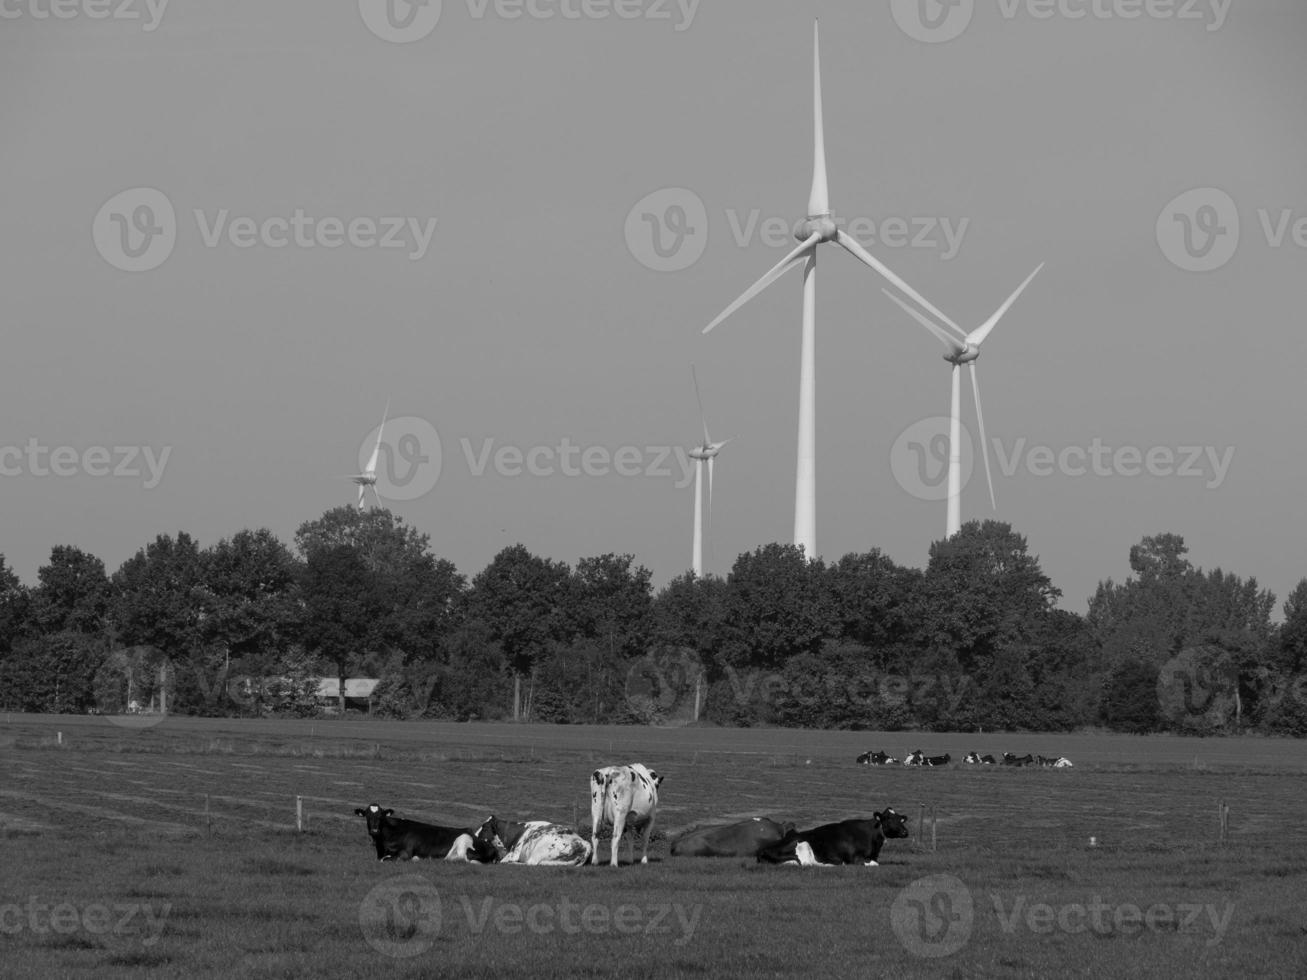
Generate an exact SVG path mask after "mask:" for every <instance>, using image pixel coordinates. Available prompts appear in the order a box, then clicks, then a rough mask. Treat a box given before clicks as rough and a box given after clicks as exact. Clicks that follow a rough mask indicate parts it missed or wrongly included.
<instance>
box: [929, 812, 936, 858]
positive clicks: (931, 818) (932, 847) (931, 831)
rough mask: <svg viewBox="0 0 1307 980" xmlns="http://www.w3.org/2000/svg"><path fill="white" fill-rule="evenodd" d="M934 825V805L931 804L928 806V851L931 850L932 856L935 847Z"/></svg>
mask: <svg viewBox="0 0 1307 980" xmlns="http://www.w3.org/2000/svg"><path fill="white" fill-rule="evenodd" d="M935 824H936V820H935V804H934V803H932V804H931V805H930V850H931V853H932V854H933V853H934V852H935V846H936V844H935Z"/></svg>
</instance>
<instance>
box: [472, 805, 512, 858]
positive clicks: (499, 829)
mask: <svg viewBox="0 0 1307 980" xmlns="http://www.w3.org/2000/svg"><path fill="white" fill-rule="evenodd" d="M503 834H504V824H503V821H501V820H500V819H499V818H498V817H496V816H489V817H487V818H486V820H485V822H484V823H483V824H481V826H480V827H478V828H477V832H476V833H475V834H474V835H473V836H474V838H475V839H476V842H477V845H478V847H481V848H489V849H491V850H492V851H493V852H494V855H495V860H496V861H497V860H499V859H500V858H501V857H503V856H504V855H505V854H506V853H508V848H507V847H505V846H504V837H503Z"/></svg>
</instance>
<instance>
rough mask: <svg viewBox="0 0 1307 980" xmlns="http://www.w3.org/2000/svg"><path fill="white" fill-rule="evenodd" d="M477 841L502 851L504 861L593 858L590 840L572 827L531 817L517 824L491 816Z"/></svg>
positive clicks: (581, 860) (554, 862) (581, 861)
mask: <svg viewBox="0 0 1307 980" xmlns="http://www.w3.org/2000/svg"><path fill="white" fill-rule="evenodd" d="M476 837H477V840H478V841H480V842H482V843H483V844H487V845H490V846H491V847H493V848H494V849H495V851H496V852H497V853H499V861H500V863H501V864H547V865H566V866H573V867H575V866H577V865H582V864H585V863H586V862H587V861H589V860H590V842H589V841H588V840H586V839H585V838H584V837H582V836H581V835H580V834H578V833H577V832H576V831H575V830H573V829H572V828H571V827H564V826H561V825H560V824H556V823H549V822H548V821H546V820H529V821H527V822H526V823H513V822H511V821H508V820H500V819H499V818H498V817H494V816H492V817H489V818H488V819H487V820H486V822H485V823H483V824H482V825H481V826H480V827H479V828H478V829H477V832H476Z"/></svg>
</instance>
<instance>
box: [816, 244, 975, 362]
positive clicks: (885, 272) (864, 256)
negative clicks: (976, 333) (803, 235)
mask: <svg viewBox="0 0 1307 980" xmlns="http://www.w3.org/2000/svg"><path fill="white" fill-rule="evenodd" d="M837 234H838V236H839V237H838V241H839V243H840V244H841V245H843V246H844V247H845V248H846V249H847V250H848V251H850V252H852V253H853V255H854V256H855V257H857V258H858V259H861V260H862V262H863V263H865V264H866V265H868V266H870V267H871V268H872V269H874V270H876V271H877V272H879V273H880V274H881V275H882V276H884V277H885V278H886V279H888V280H889V281H890V282H891V283H893V284H894V285H895V286H897V287H898V288H899V289H901V290H902V291H903V292H905V293H907V294H908V295H909V296H911V297H912V298H913V299H915V300H916V301H917V302H918V303H919V304H921V307H922V308H923V309H926V310H929V311H930V312H931V313H932V314H934V316H935V318H936V319H937V320H939V321H941V322H942V323H946V324H948V325H949V326H950V327H952V328H953V329H954V330H956V331H957V332H958V336H959V337H965V336H966V335H967V332H966V331H965V330H963V329H962V328H961V327H959V326H958V325H957V324H956V323H954V322H953V321H952V320H950V319H949V318H948V316H947V315H946V314H944V313H941V312H940V311H939V310H938V309H937V308H936V307H935V305H934V304H933V303H931V301H930V300H928V299H926V297H924V296H922V295H921V294H920V293H919V292H917V291H916V290H915V289H913V288H912V287H911V286H909V285H908V284H907V283H906V282H904V281H903V280H902V279H900V278H899V277H898V276H896V275H895V274H894V273H893V272H891V271H890V269H889V267H888V266H887V265H885V263H883V262H881V261H880V259H878V258H876V256H874V255H872V254H871V253H870V252H868V251H867V250H866V249H865V248H863V247H862V245H861V244H860V243H859V242H858V240H857V239H856V238H854V237H853V236H852V235H850V234H849V233H848V232H847V231H845V230H844V229H843V228H841V229H840V230H839V231H838V233H837Z"/></svg>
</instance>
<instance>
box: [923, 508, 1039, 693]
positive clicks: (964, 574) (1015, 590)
mask: <svg viewBox="0 0 1307 980" xmlns="http://www.w3.org/2000/svg"><path fill="white" fill-rule="evenodd" d="M1061 594H1062V592H1061V590H1060V589H1058V588H1056V587H1054V585H1053V584H1052V582H1051V581H1050V580H1049V578H1048V576H1047V575H1045V574H1044V571H1043V569H1042V568H1041V567H1040V565H1039V558H1038V556H1036V555H1032V554H1030V552H1029V551H1028V549H1027V545H1026V539H1025V537H1023V536H1022V535H1020V534H1018V533H1017V532H1016V531H1013V530H1012V526H1011V525H1010V524H1006V523H1003V522H1001V521H984V522H979V521H968V522H967V523H966V524H963V525H962V528H961V530H959V531H958V533H957V534H955V535H954V536H953V537H951V538H949V539H947V540H944V541H936V542H935V543H934V544H932V545H931V547H930V561H929V563H928V565H927V566H926V574H925V577H924V579H923V581H922V587H921V590H920V598H921V602H920V603H919V606H918V612H919V614H920V619H919V623H920V629H919V636H920V637H921V640H922V642H923V645H924V646H925V647H927V648H930V647H935V648H943V649H948V650H952V651H954V652H955V654H956V656H957V658H958V663H959V665H960V666H961V667H962V668H963V669H964V670H966V671H972V670H973V669H974V668H975V667H976V666H977V665H978V664H979V663H980V662H981V661H982V660H983V658H985V657H993V656H994V655H995V654H997V653H999V652H1000V651H1001V650H1002V649H1003V648H1004V647H1005V646H1008V645H1012V644H1026V643H1029V642H1030V641H1031V640H1032V639H1033V638H1034V637H1035V636H1037V635H1038V634H1039V633H1040V632H1041V630H1042V629H1043V628H1044V625H1045V623H1046V620H1047V618H1048V616H1049V614H1050V613H1051V611H1052V609H1053V606H1054V603H1055V602H1056V601H1057V599H1058V597H1059V596H1061Z"/></svg>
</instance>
